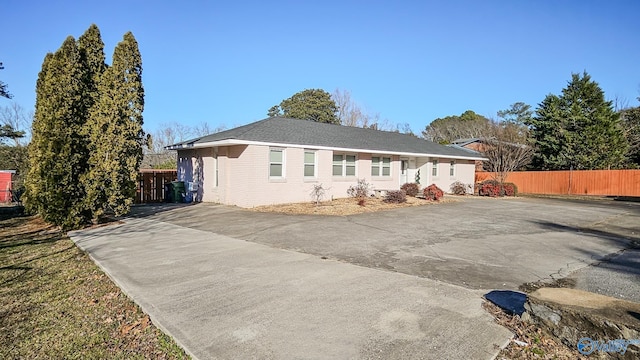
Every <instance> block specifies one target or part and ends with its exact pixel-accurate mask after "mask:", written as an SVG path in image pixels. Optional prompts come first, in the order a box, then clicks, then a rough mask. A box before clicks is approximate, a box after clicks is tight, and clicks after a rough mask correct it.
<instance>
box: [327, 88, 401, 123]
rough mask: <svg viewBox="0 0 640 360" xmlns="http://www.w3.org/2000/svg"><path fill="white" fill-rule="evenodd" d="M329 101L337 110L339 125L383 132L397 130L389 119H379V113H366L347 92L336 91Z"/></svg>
mask: <svg viewBox="0 0 640 360" xmlns="http://www.w3.org/2000/svg"><path fill="white" fill-rule="evenodd" d="M331 99H333V102H335V103H336V106H337V108H338V112H337V116H338V119H339V120H340V124H341V125H344V126H353V127H361V128H368V129H375V130H385V131H393V130H396V129H398V126H397V125H396V124H393V123H392V122H391V121H389V119H381V118H380V114H379V113H375V114H371V113H368V112H367V111H366V110H365V109H363V108H362V107H361V106H360V104H358V103H357V102H356V101H355V100H353V98H352V97H351V92H349V91H348V90H340V89H336V90H335V91H334V92H333V94H331Z"/></svg>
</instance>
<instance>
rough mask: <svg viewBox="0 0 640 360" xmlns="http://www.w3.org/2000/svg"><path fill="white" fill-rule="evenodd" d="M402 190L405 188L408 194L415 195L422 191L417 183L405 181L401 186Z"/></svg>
mask: <svg viewBox="0 0 640 360" xmlns="http://www.w3.org/2000/svg"><path fill="white" fill-rule="evenodd" d="M400 190H404V192H405V194H407V196H412V197H415V196H416V195H418V193H419V192H420V186H419V185H418V184H416V183H405V184H403V185H402V186H401V187H400Z"/></svg>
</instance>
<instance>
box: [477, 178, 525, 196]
mask: <svg viewBox="0 0 640 360" xmlns="http://www.w3.org/2000/svg"><path fill="white" fill-rule="evenodd" d="M517 194H518V187H517V186H516V184H514V183H502V184H501V183H500V182H498V181H496V180H487V181H483V182H481V183H480V184H478V195H480V196H491V197H498V196H516V195H517Z"/></svg>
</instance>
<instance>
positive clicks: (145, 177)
mask: <svg viewBox="0 0 640 360" xmlns="http://www.w3.org/2000/svg"><path fill="white" fill-rule="evenodd" d="M177 175H178V172H177V171H176V170H163V169H140V174H139V175H138V189H137V191H136V200H135V203H136V204H142V203H154V202H162V201H164V196H165V194H164V191H165V185H166V184H168V183H170V182H172V181H174V180H175V179H176V177H177Z"/></svg>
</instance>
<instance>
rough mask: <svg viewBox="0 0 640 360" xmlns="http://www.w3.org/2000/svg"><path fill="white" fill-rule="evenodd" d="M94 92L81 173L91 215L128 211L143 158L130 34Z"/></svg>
mask: <svg viewBox="0 0 640 360" xmlns="http://www.w3.org/2000/svg"><path fill="white" fill-rule="evenodd" d="M98 93H99V94H100V97H99V101H98V103H97V104H96V106H94V107H93V109H92V111H91V116H90V122H89V124H88V128H89V131H88V134H89V148H90V151H91V156H90V158H89V166H90V168H89V172H88V173H87V174H86V176H85V177H83V183H84V184H85V187H86V190H87V203H88V204H89V206H90V207H91V211H92V214H93V217H94V219H98V218H100V217H102V216H103V215H104V214H105V213H108V212H113V213H114V214H115V215H122V214H125V213H127V212H128V211H129V210H130V207H131V204H132V203H133V199H134V196H135V191H136V179H137V175H138V169H139V166H140V162H141V161H142V145H143V143H144V131H143V130H142V123H143V119H142V111H143V109H144V88H143V86H142V57H141V56H140V51H139V49H138V42H137V41H136V39H135V37H134V36H133V34H132V33H131V32H128V33H126V34H125V35H124V38H123V40H122V41H121V42H120V43H118V45H117V46H116V48H115V50H114V53H113V63H112V65H111V67H109V68H107V69H106V70H105V72H104V73H103V74H102V76H101V78H100V82H99V85H98Z"/></svg>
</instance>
